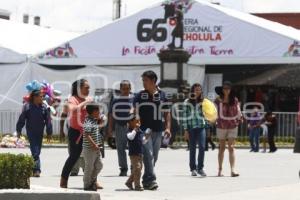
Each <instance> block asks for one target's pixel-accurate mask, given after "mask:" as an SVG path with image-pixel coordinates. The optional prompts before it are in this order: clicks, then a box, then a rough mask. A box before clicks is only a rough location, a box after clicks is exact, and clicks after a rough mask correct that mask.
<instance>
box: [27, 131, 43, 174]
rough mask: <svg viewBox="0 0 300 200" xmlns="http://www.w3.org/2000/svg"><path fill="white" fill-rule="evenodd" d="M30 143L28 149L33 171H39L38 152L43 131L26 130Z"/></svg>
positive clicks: (39, 152)
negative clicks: (32, 161)
mask: <svg viewBox="0 0 300 200" xmlns="http://www.w3.org/2000/svg"><path fill="white" fill-rule="evenodd" d="M27 136H28V140H29V143H30V151H31V155H32V157H33V160H34V167H33V172H41V161H40V154H41V148H42V142H43V133H32V132H29V131H27Z"/></svg>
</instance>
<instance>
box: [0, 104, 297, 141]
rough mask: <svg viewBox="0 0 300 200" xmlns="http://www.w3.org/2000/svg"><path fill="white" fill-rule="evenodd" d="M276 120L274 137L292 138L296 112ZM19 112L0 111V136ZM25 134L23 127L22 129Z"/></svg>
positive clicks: (56, 123) (244, 130)
mask: <svg viewBox="0 0 300 200" xmlns="http://www.w3.org/2000/svg"><path fill="white" fill-rule="evenodd" d="M273 114H275V115H276V118H277V134H276V137H280V138H283V139H290V138H294V137H295V134H296V129H297V116H298V113H297V112H274V113H273ZM19 115H20V111H5V110H2V111H0V134H8V133H13V132H15V130H16V123H17V120H18V118H19ZM52 124H53V133H54V134H56V135H58V134H59V120H58V119H53V120H52ZM23 132H25V127H24V129H23ZM239 137H248V131H247V124H246V123H243V124H242V125H241V126H240V128H239Z"/></svg>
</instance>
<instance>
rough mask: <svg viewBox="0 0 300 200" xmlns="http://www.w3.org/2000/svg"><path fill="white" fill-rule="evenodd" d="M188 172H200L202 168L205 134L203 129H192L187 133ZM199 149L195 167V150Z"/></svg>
mask: <svg viewBox="0 0 300 200" xmlns="http://www.w3.org/2000/svg"><path fill="white" fill-rule="evenodd" d="M189 138H190V140H189V142H190V170H191V171H193V170H202V169H203V167H204V154H205V141H206V132H205V129H204V128H193V129H191V130H190V131H189ZM197 144H198V147H199V152H198V165H196V148H197Z"/></svg>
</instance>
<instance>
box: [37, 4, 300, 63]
mask: <svg viewBox="0 0 300 200" xmlns="http://www.w3.org/2000/svg"><path fill="white" fill-rule="evenodd" d="M166 2H174V3H178V2H179V3H183V5H184V9H183V10H184V21H183V23H184V30H185V33H184V38H185V42H184V48H185V49H187V50H188V51H189V52H190V53H191V54H192V58H191V60H190V63H191V64H196V65H201V64H249V63H251V64H264V63H268V64H270V63H299V62H300V53H299V49H300V42H299V41H300V31H299V30H296V29H294V28H292V27H287V26H284V25H282V24H279V23H275V22H271V21H268V20H265V19H262V18H259V17H256V16H253V15H251V14H247V13H242V12H239V11H235V10H232V9H229V8H225V7H222V6H218V5H214V4H211V3H208V2H205V1H200V0H199V1H198V0H197V1H193V0H169V1H166ZM164 15H165V9H164V5H163V3H162V4H157V5H155V6H153V7H151V8H148V9H145V10H142V11H140V12H138V13H136V14H134V15H132V16H129V17H126V18H122V19H120V20H118V21H115V22H113V23H111V24H109V25H106V26H104V27H102V28H99V29H98V30H95V31H93V32H91V33H88V34H85V35H83V36H81V37H78V38H76V39H73V40H71V41H69V42H68V43H64V44H63V45H62V46H61V47H62V50H63V51H67V53H66V54H64V53H62V52H61V54H60V55H57V51H58V50H57V49H56V50H52V51H48V52H45V53H44V54H41V55H39V56H38V57H37V62H38V63H42V64H49V65H153V64H159V60H158V57H157V53H158V52H159V50H160V49H164V48H166V47H167V45H168V44H169V43H170V41H171V32H172V29H173V28H174V26H173V25H171V24H174V23H173V21H172V20H171V19H170V18H169V19H168V20H165V19H164ZM68 50H69V52H68Z"/></svg>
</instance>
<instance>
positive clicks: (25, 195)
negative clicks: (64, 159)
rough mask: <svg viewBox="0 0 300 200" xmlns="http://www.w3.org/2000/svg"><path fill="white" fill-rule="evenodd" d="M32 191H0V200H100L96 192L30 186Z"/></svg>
mask: <svg viewBox="0 0 300 200" xmlns="http://www.w3.org/2000/svg"><path fill="white" fill-rule="evenodd" d="M31 188H32V189H28V190H26V189H4V190H0V199H5V200H32V199H39V200H53V199H55V200H101V199H100V194H99V193H97V192H84V191H79V190H78V191H77V190H71V189H68V190H65V189H56V188H48V187H42V186H31Z"/></svg>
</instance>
